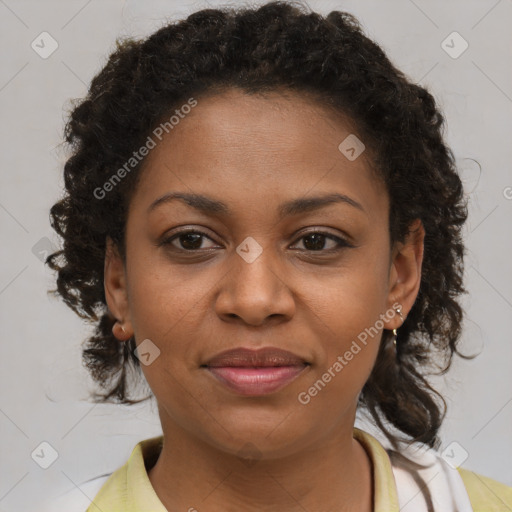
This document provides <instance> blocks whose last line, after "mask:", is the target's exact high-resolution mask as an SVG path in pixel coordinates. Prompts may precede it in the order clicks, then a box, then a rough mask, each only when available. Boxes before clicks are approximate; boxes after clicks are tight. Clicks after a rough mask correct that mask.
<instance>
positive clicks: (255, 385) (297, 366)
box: [204, 348, 309, 396]
mask: <svg viewBox="0 0 512 512" xmlns="http://www.w3.org/2000/svg"><path fill="white" fill-rule="evenodd" d="M204 366H205V367H206V369H207V370H208V371H209V372H210V373H211V374H212V375H213V376H214V377H216V378H217V379H218V380H219V381H220V382H222V383H223V384H225V385H226V386H227V387H228V388H229V389H231V390H232V391H235V392H237V393H239V394H241V395H247V396H258V395H266V394H269V393H272V392H274V391H277V390H278V389H281V388H283V387H284V386H286V385H287V384H289V383H290V382H291V381H292V380H294V379H295V378H296V377H297V376H298V375H299V374H300V373H301V372H302V371H303V370H304V369H305V368H307V367H308V366H309V365H308V363H307V362H306V361H305V360H304V359H302V358H300V357H299V356H297V355H295V354H292V353H291V352H287V351H285V350H280V349H277V348H263V349H259V350H251V349H246V348H237V349H234V350H228V351H226V352H222V353H221V354H218V355H217V356H215V357H214V358H212V359H210V360H209V361H208V362H207V363H206V364H205V365H204Z"/></svg>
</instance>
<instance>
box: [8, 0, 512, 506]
mask: <svg viewBox="0 0 512 512" xmlns="http://www.w3.org/2000/svg"><path fill="white" fill-rule="evenodd" d="M256 3H261V2H256ZM208 5H227V4H220V3H219V2H214V1H211V2H209V3H207V2H186V1H174V2H172V1H147V2H142V1H140V0H139V1H135V0H131V1H124V2H123V1H117V0H115V1H112V0H111V1H99V0H90V1H86V0H80V1H66V2H64V1H61V2H57V1H49V0H46V1H15V0H0V38H1V41H0V42H1V49H2V50H1V51H2V65H1V67H0V108H1V113H2V123H1V127H0V130H1V133H0V141H1V142H0V144H1V152H0V179H1V188H0V226H1V234H2V242H3V243H2V252H1V260H0V326H1V329H2V331H1V332H2V345H1V357H0V369H1V371H0V389H1V390H2V397H1V403H0V432H1V435H0V443H1V457H0V464H1V468H0V511H3V512H7V511H21V510H23V511H27V510H30V509H37V508H38V506H37V504H39V503H41V501H42V500H45V499H47V498H48V497H49V496H51V495H54V494H58V493H59V492H63V491H65V490H67V489H71V488H73V487H74V486H75V485H80V484H81V483H82V482H84V481H85V480H87V479H89V478H92V477H94V476H98V475H101V474H103V473H106V472H111V471H113V470H115V469H116V468H117V467H119V466H120V465H122V464H123V463H124V462H125V461H126V459H127V457H128V455H129V454H130V452H131V450H132V448H133V446H134V445H135V444H136V443H137V442H138V441H139V440H141V439H144V438H147V437H150V436H153V435H158V434H159V433H160V426H159V421H158V418H157V416H156V414H155V409H156V408H155V406H154V404H145V405H142V406H132V407H126V406H125V407H123V406H112V405H94V404H92V403H89V402H87V401H86V397H87V393H88V389H89V387H90V381H89V380H88V378H87V375H86V374H85V370H83V369H82V368H81V363H80V357H81V354H80V343H81V341H82V340H83V339H84V338H85V337H86V335H87V334H88V332H90V330H91V327H90V326H88V325H86V324H85V323H83V322H82V321H81V320H80V319H79V318H78V317H75V315H74V314H73V313H72V311H71V310H69V309H68V308H67V307H66V306H65V305H64V304H63V303H62V302H61V301H59V300H57V299H53V298H51V297H49V296H48V295H47V293H46V290H48V289H50V288H52V287H53V284H54V281H53V275H52V273H51V272H50V271H49V270H48V269H46V268H45V267H44V265H43V263H42V262H41V258H42V257H43V256H44V254H45V251H47V250H49V249H51V246H52V244H53V245H54V246H57V245H58V243H59V241H58V239H57V237H56V235H54V233H53V231H52V229H51V227H50V225H49V219H48V210H49V208H50V207H51V205H52V204H53V203H54V202H55V201H56V200H57V199H58V198H59V196H60V194H61V190H62V176H61V175H62V166H63V163H64V162H65V159H66V154H65V152H64V150H63V148H62V147H61V146H60V143H61V141H62V130H63V126H64V119H65V115H66V109H69V107H70V103H69V100H70V99H72V98H80V97H82V96H83V95H84V94H85V93H86V87H87V84H88V83H89V81H90V80H91V78H92V77H93V76H94V74H95V73H96V72H97V71H98V70H99V69H100V68H101V67H102V66H103V64H104V63H105V62H106V58H107V55H108V53H110V51H111V50H113V48H114V42H115V39H116V37H119V36H126V35H130V36H134V37H142V36H145V35H147V34H149V33H150V32H152V31H154V30H155V29H156V28H157V27H159V26H160V25H161V24H162V23H163V21H164V19H165V18H167V19H176V18H181V17H184V16H186V15H187V14H188V13H190V12H192V11H194V10H197V9H199V8H203V7H207V6H208ZM309 5H310V6H311V8H312V9H314V10H317V11H320V12H329V11H331V10H335V9H338V10H347V11H349V12H351V13H353V14H355V15H356V16H357V17H358V18H359V19H360V21H361V22H362V24H363V26H364V27H365V29H366V30H367V33H368V34H369V35H370V37H372V38H374V39H376V40H377V42H379V43H380V44H381V45H382V46H383V48H384V49H385V51H387V52H388V55H389V56H390V58H391V60H392V61H394V62H395V63H396V64H397V65H398V67H399V68H401V69H402V70H403V71H404V72H405V73H406V74H407V75H408V76H409V77H411V78H412V79H413V80H414V81H416V82H419V83H421V84H422V85H424V86H427V87H428V88H429V89H430V90H431V92H432V93H433V94H434V96H435V98H436V99H437V100H438V102H439V104H440V105H441V107H442V108H443V109H444V112H445V114H446V117H447V130H446V137H447V140H448V143H449V144H450V145H451V147H452V148H453V150H454V153H455V155H456V157H457V160H458V162H459V164H460V168H461V172H462V176H463V179H464V184H465V187H466V192H467V194H468V195H469V196H470V218H469V222H468V224H467V227H466V229H465V237H466V242H467V247H468V256H467V268H466V282H467V288H468V290H469V296H467V297H466V298H465V299H464V305H465V309H466V312H467V319H466V323H465V330H464V336H463V343H461V349H462V351H463V352H481V354H480V356H479V357H477V358H476V359H474V360H472V361H464V360H462V359H459V358H456V359H455V360H454V364H453V367H452V370H451V371H450V372H449V373H448V375H447V376H445V377H442V378H441V377H438V378H433V379H432V381H433V382H434V384H435V385H437V386H438V387H439V389H440V390H441V391H442V392H443V393H444V394H445V396H446V399H447V402H448V406H449V409H448V415H447V418H446V420H445V423H444V425H443V428H442V439H443V447H442V449H445V448H448V449H449V450H450V449H454V448H455V450H456V453H457V454H458V456H461V454H462V456H465V455H464V454H465V452H467V458H466V459H465V460H464V462H463V464H462V465H463V467H465V468H468V469H471V470H474V471H476V472H479V473H481V474H484V475H486V476H489V477H491V478H495V479H497V480H499V481H501V482H504V483H506V484H508V485H512V464H511V463H510V461H511V460H512V437H511V432H512V372H511V371H510V370H511V366H512V365H511V363H512V342H511V341H512V340H511V334H510V332H511V328H512V271H511V264H510V254H511V253H512V237H511V236H510V234H511V227H510V226H511V222H510V221H511V218H512V200H511V199H512V188H511V187H512V173H511V170H510V161H511V160H512V150H511V143H510V134H511V133H512V130H511V128H512V126H511V125H512V118H511V113H512V71H511V65H510V63H511V62H512V58H511V57H512V55H511V53H512V44H511V41H510V26H511V19H512V1H511V0H499V1H497V0H480V1H467V0H465V1H450V2H446V1H426V0H414V1H413V0H394V1H389V0H388V1H386V2H383V1H381V2H378V1H376V0H371V1H369V0H364V1H361V0H360V1H357V2H356V1H313V0H311V1H310V2H309ZM43 31H46V32H48V33H50V34H51V36H52V37H53V38H54V39H55V40H56V41H57V43H58V45H59V46H58V48H57V50H56V51H55V52H54V53H53V54H52V55H51V56H50V57H48V58H47V59H43V58H41V57H40V55H39V54H38V53H36V52H35V51H34V50H33V49H32V48H31V43H32V41H34V40H36V42H37V41H38V40H40V38H38V36H39V35H40V34H41V32H43ZM453 31H457V32H458V33H459V34H460V35H461V36H462V37H463V38H464V39H465V40H466V41H467V42H468V44H469V48H468V49H467V50H466V51H465V52H464V53H463V54H462V55H460V56H459V57H458V58H452V57H451V56H449V55H448V54H447V53H446V52H445V50H444V49H443V47H442V46H441V43H442V41H443V40H445V39H446V38H447V36H448V35H449V34H451V33H452V32H453ZM448 41H450V39H449V40H448ZM450 44H452V43H450ZM452 46H454V48H455V50H457V49H458V48H460V41H455V42H454V43H453V44H452ZM46 48H48V46H46ZM474 160H477V161H478V162H479V163H480V164H481V170H480V169H479V167H478V165H477V164H476V163H475V162H474ZM360 421H361V426H363V428H367V429H368V430H369V431H370V432H372V433H374V434H375V435H377V436H379V434H378V433H377V432H375V431H374V430H372V428H371V427H370V426H366V425H365V424H364V420H362V419H361V420H360ZM380 438H381V437H380ZM43 441H46V442H48V443H50V445H51V446H53V447H54V449H55V450H56V451H57V453H58V458H57V460H56V461H55V462H54V463H53V464H52V465H51V466H50V467H49V468H48V469H42V468H41V467H39V465H37V464H36V463H35V462H34V460H33V459H32V457H31V453H32V452H33V450H34V449H36V448H37V447H38V446H39V445H40V443H41V442H43ZM452 442H456V443H457V444H453V445H451V443H452ZM39 453H40V452H39ZM48 454H49V452H48V450H46V452H45V455H44V457H48V456H49V455H48ZM44 457H41V459H42V458H44Z"/></svg>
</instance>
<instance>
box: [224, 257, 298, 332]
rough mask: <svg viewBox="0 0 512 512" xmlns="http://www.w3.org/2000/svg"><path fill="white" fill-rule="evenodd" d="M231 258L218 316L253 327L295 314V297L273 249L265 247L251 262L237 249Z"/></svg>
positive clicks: (287, 318) (288, 317)
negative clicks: (237, 251)
mask: <svg viewBox="0 0 512 512" xmlns="http://www.w3.org/2000/svg"><path fill="white" fill-rule="evenodd" d="M232 259H233V261H232V262H230V264H231V265H232V266H231V270H230V271H229V272H228V273H227V274H226V275H225V277H224V278H223V280H222V282H221V284H220V286H221V288H220V290H219V292H218V294H217V297H216V301H215V310H216V313H217V315H218V316H219V317H220V318H221V319H222V320H224V321H229V322H237V321H238V322H243V323H245V324H248V325H252V326H261V325H263V324H265V323H266V322H270V321H272V322H278V323H280V322H285V321H288V320H290V319H291V318H292V317H293V315H294V313H295V307H296V306H295V300H294V298H293V294H292V291H291V290H290V288H289V287H288V285H287V284H286V274H285V272H284V271H283V269H282V267H281V266H280V265H279V262H278V261H277V258H276V257H275V255H273V254H272V250H271V249H265V250H263V252H262V253H261V254H260V255H259V256H258V257H257V258H256V259H255V260H254V261H252V262H249V261H246V260H245V259H244V258H242V257H241V256H240V255H239V254H238V253H236V252H233V255H232ZM271 319H272V320H271Z"/></svg>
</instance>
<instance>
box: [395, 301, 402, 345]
mask: <svg viewBox="0 0 512 512" xmlns="http://www.w3.org/2000/svg"><path fill="white" fill-rule="evenodd" d="M395 309H396V312H397V313H398V314H399V315H400V320H402V323H404V317H403V315H402V306H400V305H398V306H397V307H396V308H395ZM396 338H397V332H396V327H395V328H394V329H393V345H395V346H396Z"/></svg>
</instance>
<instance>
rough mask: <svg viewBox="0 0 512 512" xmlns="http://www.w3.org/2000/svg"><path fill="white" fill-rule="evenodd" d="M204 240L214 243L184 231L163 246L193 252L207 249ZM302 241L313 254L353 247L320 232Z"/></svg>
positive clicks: (194, 232) (199, 232) (190, 231)
mask: <svg viewBox="0 0 512 512" xmlns="http://www.w3.org/2000/svg"><path fill="white" fill-rule="evenodd" d="M203 239H208V240H210V241H211V242H213V240H212V239H211V238H210V237H209V236H207V235H206V234H205V233H203V232H201V231H192V230H189V231H182V232H180V233H177V234H175V235H173V236H172V237H170V238H167V239H166V240H164V241H163V242H162V244H163V245H173V247H175V248H176V249H178V250H184V251H186V252H191V251H197V250H201V249H205V247H201V246H202V242H203ZM175 240H178V241H179V244H180V245H181V247H178V246H176V245H175V244H174V243H173V242H174V241H175ZM300 240H304V242H303V245H304V249H301V250H305V251H311V252H319V251H326V252H328V251H332V250H337V249H340V248H342V247H351V245H350V244H349V243H348V242H347V241H346V240H344V239H342V238H340V237H337V236H334V235H332V234H330V233H323V232H320V231H314V232H311V233H306V234H304V235H302V236H301V237H300V238H299V239H298V241H300ZM326 240H330V241H331V244H332V245H331V247H330V248H327V249H326V248H325V244H326ZM298 241H297V242H295V244H297V243H298Z"/></svg>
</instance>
